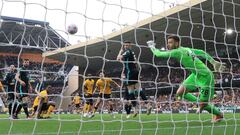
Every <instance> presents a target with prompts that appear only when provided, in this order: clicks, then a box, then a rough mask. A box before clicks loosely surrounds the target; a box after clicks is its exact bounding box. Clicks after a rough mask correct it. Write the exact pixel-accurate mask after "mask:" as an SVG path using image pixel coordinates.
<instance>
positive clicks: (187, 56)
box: [147, 36, 225, 122]
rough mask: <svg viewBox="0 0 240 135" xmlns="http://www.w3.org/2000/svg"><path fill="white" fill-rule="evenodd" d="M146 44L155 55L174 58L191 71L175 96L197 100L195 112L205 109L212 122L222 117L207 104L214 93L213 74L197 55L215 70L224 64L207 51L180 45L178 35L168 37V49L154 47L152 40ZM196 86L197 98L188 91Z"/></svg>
mask: <svg viewBox="0 0 240 135" xmlns="http://www.w3.org/2000/svg"><path fill="white" fill-rule="evenodd" d="M147 44H148V46H149V47H150V49H151V51H152V53H153V54H154V55H155V56H156V57H162V58H169V57H171V58H175V59H176V60H178V61H179V62H180V63H181V64H182V65H183V67H184V68H185V69H187V70H189V71H191V72H192V73H191V75H190V76H188V78H187V79H186V80H185V81H184V82H183V83H182V84H181V85H180V87H179V88H178V90H177V93H176V96H177V98H178V99H179V98H180V99H181V98H184V99H186V100H188V101H191V102H199V109H198V111H197V112H201V111H202V110H206V111H208V112H209V113H212V114H214V117H213V119H212V122H219V121H221V120H222V119H223V114H222V113H221V112H220V111H219V109H218V108H217V107H215V106H214V105H211V104H209V101H210V100H211V99H212V98H213V95H214V75H213V73H212V71H211V70H210V69H209V68H208V67H207V66H206V65H205V64H204V63H203V62H202V61H201V60H200V59H199V57H202V58H205V59H206V60H208V61H209V62H210V63H211V64H212V65H213V67H214V69H215V71H218V72H221V71H222V70H223V69H224V68H225V66H224V65H222V64H221V63H220V62H218V61H215V60H214V59H213V58H212V57H211V56H210V55H209V54H208V53H206V52H204V51H202V50H198V49H192V48H186V47H181V46H180V39H179V37H178V36H169V37H168V41H167V48H168V50H169V51H161V50H159V49H156V48H155V43H154V42H153V41H148V42H147ZM197 88H199V90H200V93H199V98H197V97H196V96H194V95H192V94H191V93H189V92H193V91H196V90H197Z"/></svg>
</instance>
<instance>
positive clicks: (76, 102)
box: [73, 96, 81, 105]
mask: <svg viewBox="0 0 240 135" xmlns="http://www.w3.org/2000/svg"><path fill="white" fill-rule="evenodd" d="M73 103H74V104H75V105H76V104H80V103H81V97H80V96H75V97H74V98H73Z"/></svg>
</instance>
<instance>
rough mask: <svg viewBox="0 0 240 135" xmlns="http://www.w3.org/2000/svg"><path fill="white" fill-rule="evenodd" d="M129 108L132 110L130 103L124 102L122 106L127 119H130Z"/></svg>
mask: <svg viewBox="0 0 240 135" xmlns="http://www.w3.org/2000/svg"><path fill="white" fill-rule="evenodd" d="M131 108H132V105H131V102H130V101H128V100H126V101H125V105H124V109H125V111H126V113H127V116H126V118H127V119H128V118H130V113H131Z"/></svg>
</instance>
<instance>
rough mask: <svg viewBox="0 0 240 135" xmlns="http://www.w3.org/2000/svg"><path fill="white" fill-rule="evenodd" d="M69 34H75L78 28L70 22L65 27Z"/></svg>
mask: <svg viewBox="0 0 240 135" xmlns="http://www.w3.org/2000/svg"><path fill="white" fill-rule="evenodd" d="M67 31H68V33H69V34H75V33H77V31H78V28H77V26H76V25H75V24H70V25H69V26H68V28H67Z"/></svg>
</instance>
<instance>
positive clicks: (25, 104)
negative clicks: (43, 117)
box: [22, 96, 30, 118]
mask: <svg viewBox="0 0 240 135" xmlns="http://www.w3.org/2000/svg"><path fill="white" fill-rule="evenodd" d="M28 102H29V97H28V96H25V97H22V108H23V110H24V113H25V114H26V118H30V117H29V112H28Z"/></svg>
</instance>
